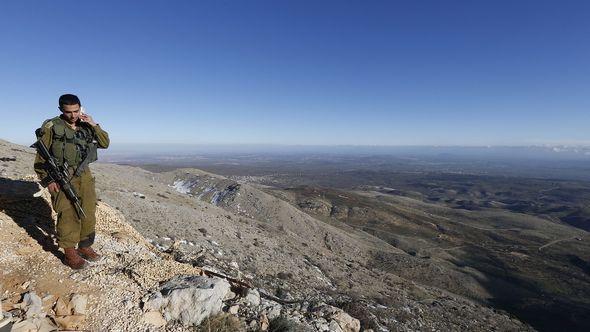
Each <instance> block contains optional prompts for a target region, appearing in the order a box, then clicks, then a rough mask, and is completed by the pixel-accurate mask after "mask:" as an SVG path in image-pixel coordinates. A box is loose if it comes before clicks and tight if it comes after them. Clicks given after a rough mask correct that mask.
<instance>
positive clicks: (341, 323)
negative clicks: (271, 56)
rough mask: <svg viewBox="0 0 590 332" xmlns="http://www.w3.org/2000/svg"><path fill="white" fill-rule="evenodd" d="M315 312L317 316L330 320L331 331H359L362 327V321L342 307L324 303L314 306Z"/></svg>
mask: <svg viewBox="0 0 590 332" xmlns="http://www.w3.org/2000/svg"><path fill="white" fill-rule="evenodd" d="M313 312H314V315H315V316H319V317H322V318H324V319H326V320H327V321H328V324H329V326H330V331H342V332H359V331H360V329H361V323H360V321H359V320H358V319H356V318H353V317H351V316H350V315H349V314H347V313H346V312H344V310H342V309H340V308H336V307H333V306H331V305H327V304H324V305H321V306H319V307H316V308H314V309H313ZM335 324H337V326H338V327H339V328H340V330H338V329H337V328H336V325H335Z"/></svg>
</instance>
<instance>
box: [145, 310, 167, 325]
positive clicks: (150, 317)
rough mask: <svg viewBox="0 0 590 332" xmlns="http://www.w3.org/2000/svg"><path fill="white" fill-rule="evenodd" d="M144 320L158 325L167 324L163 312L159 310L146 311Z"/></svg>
mask: <svg viewBox="0 0 590 332" xmlns="http://www.w3.org/2000/svg"><path fill="white" fill-rule="evenodd" d="M143 321H144V322H146V323H148V324H151V325H154V326H156V327H162V326H164V325H166V320H165V319H164V317H162V314H161V313H160V312H159V311H148V312H146V313H144V314H143Z"/></svg>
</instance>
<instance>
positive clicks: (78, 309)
mask: <svg viewBox="0 0 590 332" xmlns="http://www.w3.org/2000/svg"><path fill="white" fill-rule="evenodd" d="M87 304H88V297H87V296H86V295H82V294H74V295H73V296H72V299H71V300H70V306H71V307H72V311H73V312H74V315H85V314H86V305H87Z"/></svg>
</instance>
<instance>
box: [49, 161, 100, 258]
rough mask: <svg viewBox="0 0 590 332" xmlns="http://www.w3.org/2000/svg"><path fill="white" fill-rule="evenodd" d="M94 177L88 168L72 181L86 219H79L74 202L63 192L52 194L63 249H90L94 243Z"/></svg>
mask: <svg viewBox="0 0 590 332" xmlns="http://www.w3.org/2000/svg"><path fill="white" fill-rule="evenodd" d="M94 182H95V180H94V177H93V176H92V173H91V172H90V169H89V168H88V167H87V168H86V170H85V171H84V172H82V174H80V176H76V177H73V178H72V179H71V181H70V183H71V185H72V188H73V189H74V191H75V192H76V193H77V194H78V197H80V201H81V205H82V209H84V213H85V214H86V217H85V218H80V217H78V214H77V213H76V209H75V208H74V205H73V204H72V202H71V201H70V200H69V199H68V198H67V196H66V195H65V194H64V192H63V191H62V190H61V188H60V191H59V192H57V193H51V205H52V206H53V210H54V211H55V212H56V213H57V225H56V230H57V243H58V245H59V246H60V247H61V248H74V247H76V245H78V247H89V246H91V245H92V244H93V243H94V237H95V226H96V190H95V188H94Z"/></svg>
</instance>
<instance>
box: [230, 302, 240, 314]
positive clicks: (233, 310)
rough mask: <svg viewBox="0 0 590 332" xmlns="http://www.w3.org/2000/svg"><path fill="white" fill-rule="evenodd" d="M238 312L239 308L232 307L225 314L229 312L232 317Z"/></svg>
mask: <svg viewBox="0 0 590 332" xmlns="http://www.w3.org/2000/svg"><path fill="white" fill-rule="evenodd" d="M238 310H240V306H239V305H237V304H236V305H232V306H231V307H229V309H228V310H227V312H229V313H230V314H232V315H237V314H238Z"/></svg>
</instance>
